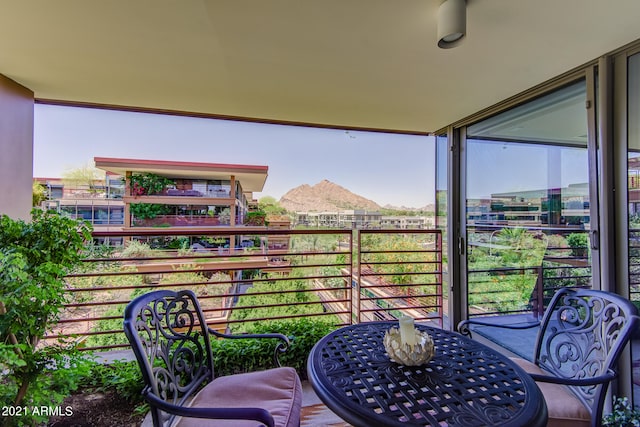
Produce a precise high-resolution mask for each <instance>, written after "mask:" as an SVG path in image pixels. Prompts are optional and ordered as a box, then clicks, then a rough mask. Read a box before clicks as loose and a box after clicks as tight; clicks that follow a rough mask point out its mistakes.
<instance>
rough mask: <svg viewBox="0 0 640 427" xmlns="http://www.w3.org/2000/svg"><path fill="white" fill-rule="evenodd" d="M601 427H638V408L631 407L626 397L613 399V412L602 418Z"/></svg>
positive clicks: (639, 424) (639, 419) (639, 421)
mask: <svg viewBox="0 0 640 427" xmlns="http://www.w3.org/2000/svg"><path fill="white" fill-rule="evenodd" d="M602 426H603V427H638V426H640V408H638V407H637V406H633V407H632V406H631V404H630V403H629V399H627V398H626V397H615V396H614V398H613V410H612V411H611V413H610V414H607V415H605V416H604V417H602Z"/></svg>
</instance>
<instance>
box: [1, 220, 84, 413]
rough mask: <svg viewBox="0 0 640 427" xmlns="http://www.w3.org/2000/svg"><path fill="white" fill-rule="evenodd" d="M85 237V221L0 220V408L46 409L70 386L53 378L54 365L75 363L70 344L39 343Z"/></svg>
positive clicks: (61, 300)
mask: <svg viewBox="0 0 640 427" xmlns="http://www.w3.org/2000/svg"><path fill="white" fill-rule="evenodd" d="M90 238H91V228H90V226H89V225H88V224H87V223H84V222H79V221H75V220H72V219H69V218H66V217H62V216H60V215H58V214H56V213H54V212H42V211H40V210H34V211H33V212H32V220H31V222H25V221H21V220H13V219H11V218H9V217H8V216H6V215H3V216H2V217H1V218H0V354H1V355H3V356H4V357H3V358H1V359H0V361H1V362H0V371H1V372H3V374H4V377H3V378H2V383H3V384H2V385H3V387H2V389H3V392H2V402H1V403H2V405H40V404H45V405H51V404H52V403H54V402H55V399H58V398H60V397H61V396H63V395H64V393H65V392H66V388H65V387H71V386H72V384H71V383H65V382H62V383H61V384H58V383H57V382H56V381H57V380H56V381H54V380H55V379H56V378H57V377H58V373H57V372H58V371H56V370H55V367H61V366H73V365H74V363H75V358H76V356H77V353H76V352H75V351H74V349H73V346H72V345H67V344H64V343H58V344H53V345H39V344H40V341H41V340H42V338H43V337H44V335H45V332H46V331H47V330H48V329H50V328H51V326H52V325H53V324H54V323H55V322H56V321H57V320H58V317H59V314H60V311H61V309H62V306H63V304H64V303H65V301H66V300H67V296H66V288H65V283H64V280H63V278H64V276H65V274H67V273H68V272H70V271H71V269H72V268H73V267H74V266H76V265H78V264H79V263H80V261H81V257H82V250H83V247H84V243H85V241H87V240H90ZM65 384H66V386H65ZM56 387H57V388H56ZM49 388H50V390H49ZM58 389H61V390H62V391H61V393H57V390H58ZM21 422H25V423H27V422H29V420H28V419H26V418H25V419H22V421H21Z"/></svg>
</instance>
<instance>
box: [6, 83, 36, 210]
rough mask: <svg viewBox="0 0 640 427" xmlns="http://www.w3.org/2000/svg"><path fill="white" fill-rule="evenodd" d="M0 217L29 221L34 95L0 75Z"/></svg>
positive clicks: (31, 186) (31, 185) (31, 184)
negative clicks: (7, 216)
mask: <svg viewBox="0 0 640 427" xmlns="http://www.w3.org/2000/svg"><path fill="white" fill-rule="evenodd" d="M0 153H2V155H0V214H6V215H9V216H10V217H12V218H14V219H30V218H31V214H30V212H31V207H32V193H33V190H32V188H33V92H32V91H31V90H29V89H27V88H26V87H24V86H22V85H20V84H18V83H16V82H15V81H13V80H11V79H9V78H7V77H5V76H3V75H2V74H0Z"/></svg>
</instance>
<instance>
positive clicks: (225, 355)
mask: <svg viewBox="0 0 640 427" xmlns="http://www.w3.org/2000/svg"><path fill="white" fill-rule="evenodd" d="M334 329H335V325H334V324H333V323H330V322H327V321H319V320H314V319H310V318H301V319H296V320H283V321H273V322H268V323H267V322H263V323H256V324H255V325H254V326H252V327H251V328H248V329H247V332H248V333H269V332H278V333H281V334H284V335H285V336H287V337H288V338H289V341H290V344H291V345H290V347H289V348H288V349H287V351H286V352H285V353H284V354H281V355H280V357H279V359H280V362H281V363H282V365H283V366H291V367H293V368H295V369H296V370H297V371H298V375H300V377H301V378H303V379H304V378H306V376H307V369H306V363H307V358H308V357H309V353H310V352H311V348H312V347H313V346H314V345H315V343H317V342H318V341H319V340H320V339H321V338H322V337H324V336H325V335H327V334H328V333H329V332H331V331H332V330H334ZM277 342H278V341H277V340H275V339H254V338H247V339H242V340H230V339H220V340H214V341H213V342H212V344H211V345H212V349H213V358H214V366H215V368H216V376H220V375H229V374H234V373H240V372H250V371H257V370H263V369H268V368H270V367H273V352H274V349H275V346H276V344H277Z"/></svg>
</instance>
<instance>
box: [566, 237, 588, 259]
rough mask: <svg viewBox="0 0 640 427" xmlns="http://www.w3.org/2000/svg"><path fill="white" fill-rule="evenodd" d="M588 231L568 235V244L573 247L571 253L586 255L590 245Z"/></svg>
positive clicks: (580, 255)
mask: <svg viewBox="0 0 640 427" xmlns="http://www.w3.org/2000/svg"><path fill="white" fill-rule="evenodd" d="M588 241H589V238H588V236H587V233H571V234H569V235H568V236H567V244H568V245H569V247H570V248H571V255H573V256H576V257H584V256H586V255H587V248H588V247H589V243H588Z"/></svg>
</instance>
